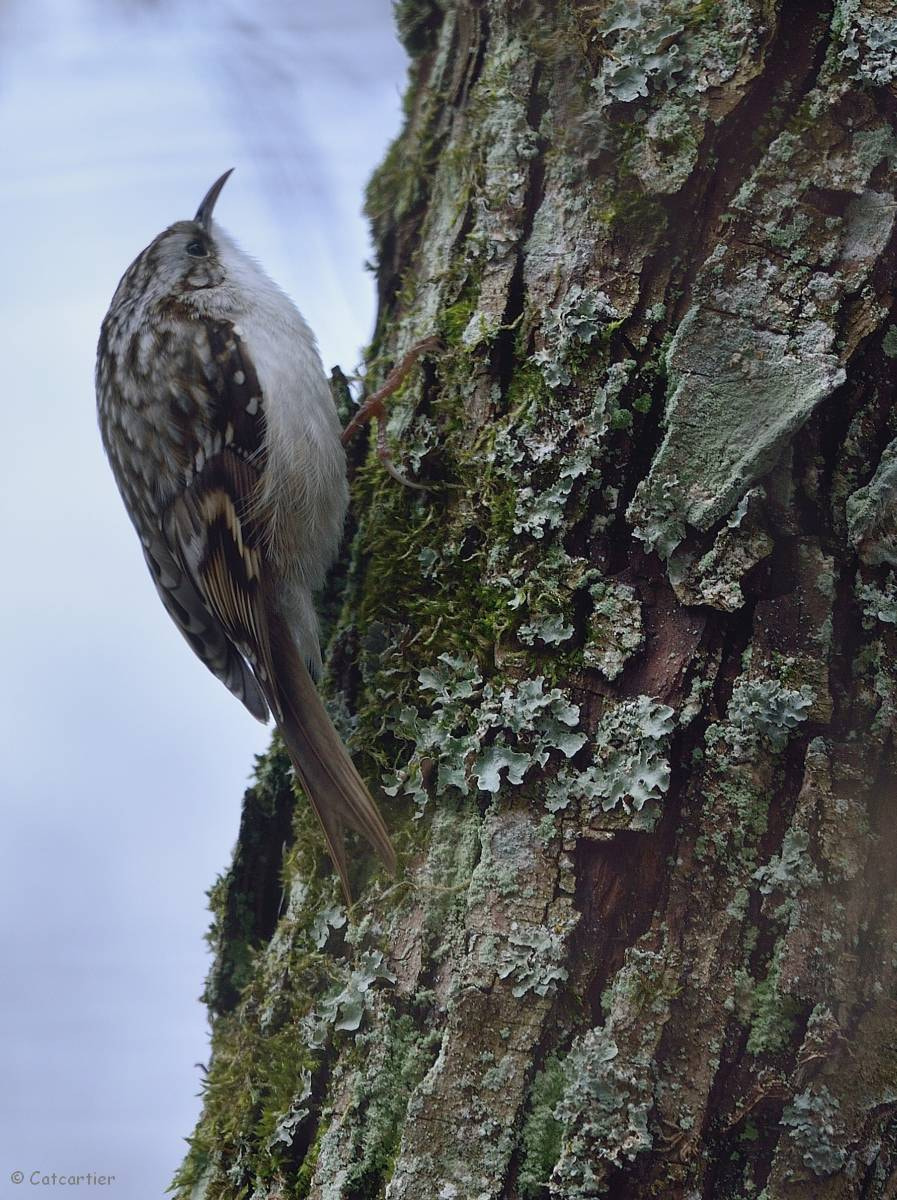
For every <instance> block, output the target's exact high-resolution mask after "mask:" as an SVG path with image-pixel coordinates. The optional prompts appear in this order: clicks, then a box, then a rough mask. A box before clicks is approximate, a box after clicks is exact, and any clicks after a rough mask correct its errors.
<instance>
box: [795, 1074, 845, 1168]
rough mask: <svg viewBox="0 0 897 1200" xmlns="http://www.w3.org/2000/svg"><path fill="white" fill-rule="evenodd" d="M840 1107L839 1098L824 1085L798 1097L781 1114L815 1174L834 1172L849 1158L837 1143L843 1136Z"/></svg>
mask: <svg viewBox="0 0 897 1200" xmlns="http://www.w3.org/2000/svg"><path fill="white" fill-rule="evenodd" d="M840 1108H841V1105H840V1103H839V1101H838V1100H837V1099H836V1098H835V1097H834V1096H833V1095H832V1094H831V1092H830V1091H829V1090H828V1088H827V1087H825V1085H822V1086H820V1087H819V1088H817V1089H816V1090H815V1091H814V1090H812V1089H810V1088H807V1090H806V1091H805V1092H801V1093H800V1095H798V1096H795V1097H794V1100H793V1101H792V1103H791V1104H789V1105H788V1106H787V1107H786V1108H785V1111H784V1112H783V1113H782V1124H783V1125H784V1126H785V1127H786V1129H787V1130H788V1135H789V1137H790V1139H791V1141H792V1142H793V1143H794V1146H795V1148H796V1149H797V1151H798V1153H799V1154H800V1156H801V1158H802V1160H803V1162H804V1164H805V1166H807V1167H809V1168H810V1170H811V1171H812V1172H813V1174H814V1175H818V1176H825V1175H834V1174H835V1172H836V1171H840V1170H841V1168H842V1167H843V1166H844V1163H845V1162H846V1160H847V1153H846V1151H845V1149H844V1147H843V1146H841V1145H839V1144H838V1139H839V1138H841V1137H843V1129H842V1128H841V1125H840V1122H839V1120H838V1113H839V1111H840Z"/></svg>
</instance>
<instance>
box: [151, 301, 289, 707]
mask: <svg viewBox="0 0 897 1200" xmlns="http://www.w3.org/2000/svg"><path fill="white" fill-rule="evenodd" d="M185 366H186V378H183V379H182V384H183V385H185V386H186V389H187V391H188V392H194V391H195V390H200V394H201V395H203V396H204V398H205V401H206V402H205V404H204V406H203V410H201V413H200V414H199V415H200V420H197V419H195V415H197V414H192V415H191V418H189V420H188V421H186V422H185V426H183V438H185V443H186V444H185V449H186V450H187V451H188V456H187V457H188V463H189V466H188V467H187V469H186V473H185V480H183V484H185V486H183V488H182V491H181V493H180V494H179V496H177V497H176V498H175V500H174V502H173V503H171V504H170V506H169V508H168V510H167V511H165V514H164V517H163V521H162V532H163V535H164V540H165V542H167V545H168V546H169V548H170V551H171V554H173V557H174V558H175V559H176V562H177V563H180V565H181V568H182V569H183V572H185V574H186V578H187V580H188V581H189V583H191V584H192V586H193V588H194V590H195V593H197V594H198V596H199V598H200V600H201V602H203V607H204V608H205V611H206V614H207V616H209V617H210V618H212V619H213V622H215V624H217V629H218V630H219V631H221V634H222V635H223V636H224V637H225V638H227V640H228V641H229V642H230V644H231V646H233V647H234V648H235V650H236V652H237V653H239V655H240V658H241V659H242V660H245V664H248V668H249V670H245V676H246V677H247V678H252V676H254V677H255V679H257V680H258V682H255V680H253V683H254V695H253V689H252V688H249V689H243V696H242V697H241V698H243V703H246V704H247V707H248V708H251V709H252V708H253V704H251V703H249V702H248V701H249V700H252V701H253V702H254V704H255V707H258V701H261V704H263V707H264V703H265V701H264V698H263V695H264V697H265V698H266V700H267V701H269V703H272V702H273V703H275V706H276V704H277V701H276V694H275V692H273V691H272V689H271V682H272V679H273V674H275V672H273V665H272V662H271V646H270V638H269V631H267V608H269V605H270V596H269V595H267V588H269V586H270V583H269V581H267V580H266V577H265V572H264V570H263V554H264V545H263V542H264V532H263V526H261V522H260V521H259V520H258V517H257V516H255V514H254V510H255V509H257V502H258V491H259V476H260V473H261V469H263V467H264V406H263V401H261V388H260V384H259V380H258V376H257V372H255V368H254V365H253V362H252V360H251V358H249V355H248V353H247V349H246V347H245V344H243V343H242V342H241V341H240V338H239V336H237V334H236V332H235V330H234V328H233V326H231V325H230V324H229V323H227V322H215V320H210V319H206V320H203V322H197V335H195V336H194V338H193V354H192V355H191V359H189V361H188V362H187V364H185ZM174 412H175V413H176V412H179V409H177V408H176V407H175V408H174ZM169 611H170V608H169ZM204 650H205V653H203V654H201V655H200V656H203V658H204V660H205V661H206V665H209V666H211V662H210V660H209V654H207V648H204ZM212 670H213V667H212ZM216 673H217V672H216ZM275 715H279V714H278V713H277V712H276V713H275Z"/></svg>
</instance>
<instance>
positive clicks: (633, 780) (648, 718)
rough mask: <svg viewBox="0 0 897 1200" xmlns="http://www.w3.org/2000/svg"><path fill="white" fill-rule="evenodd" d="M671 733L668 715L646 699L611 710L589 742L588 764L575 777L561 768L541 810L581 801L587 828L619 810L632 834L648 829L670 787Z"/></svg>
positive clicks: (672, 721)
mask: <svg viewBox="0 0 897 1200" xmlns="http://www.w3.org/2000/svg"><path fill="white" fill-rule="evenodd" d="M674 728H675V712H674V710H673V709H672V708H670V707H669V705H666V704H660V703H659V702H658V701H656V700H654V699H652V698H651V697H650V696H637V697H636V698H635V699H633V700H623V701H620V702H619V703H617V704H615V705H613V706H612V707H611V708H610V709H609V710H608V711H607V712H606V713H605V714H604V716H603V717H602V718H601V721H600V722H599V724H598V728H597V729H596V730H595V733H594V734H593V736H592V753H593V756H594V763H593V764H592V765H591V766H589V767H586V768H585V769H584V770H581V771H577V770H575V769H573V768H571V767H564V768H562V769H561V770H560V771H559V772H558V774H557V775H556V776H555V777H554V779H553V780H551V782H550V783H549V785H548V787H547V791H546V806H547V807H548V809H549V810H550V811H552V812H557V811H558V810H560V809H563V808H566V807H567V806H568V805H569V804H570V803H571V801H573V800H581V801H583V802H584V805H585V812H584V814H583V815H584V817H585V819H586V822H587V823H588V822H589V821H591V820H593V819H594V818H595V817H596V816H597V815H599V814H600V813H602V812H603V813H607V812H610V811H611V810H613V809H616V808H619V809H620V810H622V812H623V813H624V814H626V815H627V816H628V817H630V820H631V824H632V827H633V828H642V829H650V828H651V827H652V826H653V824H654V822H655V821H656V819H657V815H658V811H659V803H660V800H661V799H662V797H663V794H664V792H666V790H667V788H668V787H669V783H670V764H669V761H668V759H667V750H668V746H669V740H670V737H671V736H672V733H673V730H674Z"/></svg>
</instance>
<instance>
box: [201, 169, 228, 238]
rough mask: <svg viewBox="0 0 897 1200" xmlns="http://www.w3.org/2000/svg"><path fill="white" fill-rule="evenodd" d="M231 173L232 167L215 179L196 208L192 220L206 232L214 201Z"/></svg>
mask: <svg viewBox="0 0 897 1200" xmlns="http://www.w3.org/2000/svg"><path fill="white" fill-rule="evenodd" d="M232 173H233V167H231V169H230V170H229V171H225V172H224V174H223V175H222V176H221V178H220V179H216V180H215V182H214V183H213V184H212V186H211V187H210V188H209V190H208V191H207V192H206V194H205V196H203V199H202V204H200V206H199V208H198V209H197V210H196V216H195V217H194V218H193V220H194V221H195V222H196V223H197V225H201V226H202V227H203V229H204V230H205V231H206V233H208V232H209V223H210V222H211V220H212V209H213V208H214V207H215V201H216V200H217V199H218V197H219V196H220V195H221V189H222V188H223V187H224V185H225V184H226V183H227V181H228V179H229V178H230V176H231V175H232Z"/></svg>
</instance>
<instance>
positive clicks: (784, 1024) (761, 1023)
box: [747, 942, 802, 1055]
mask: <svg viewBox="0 0 897 1200" xmlns="http://www.w3.org/2000/svg"><path fill="white" fill-rule="evenodd" d="M782 952H783V944H782V943H781V942H779V943H778V944H777V945H776V948H775V951H774V952H773V956H772V960H771V962H770V965H769V970H768V972H767V975H766V978H765V979H763V980H761V981H760V982H759V983H758V984H757V985H756V987H755V988H754V992H753V995H752V997H751V999H750V1007H751V1018H750V1021H751V1024H750V1032H749V1034H748V1040H747V1051H748V1053H749V1054H755V1055H759V1054H779V1053H781V1052H782V1051H784V1050H785V1049H786V1048H787V1047H788V1044H789V1042H790V1040H791V1038H792V1036H793V1034H794V1030H795V1027H796V1023H797V1019H798V1017H799V1016H800V1014H801V1011H802V1005H801V1004H800V1002H799V1001H798V1000H797V999H796V998H795V997H794V996H791V995H789V994H788V993H787V992H784V991H783V990H782V978H781V975H782V962H781V960H782Z"/></svg>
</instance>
